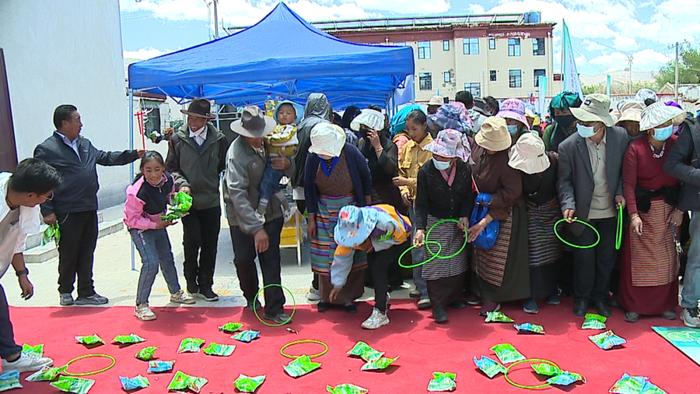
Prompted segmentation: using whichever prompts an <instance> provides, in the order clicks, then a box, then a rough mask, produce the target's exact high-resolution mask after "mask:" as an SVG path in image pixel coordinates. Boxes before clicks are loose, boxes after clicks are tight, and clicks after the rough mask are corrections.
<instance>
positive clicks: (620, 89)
mask: <svg viewBox="0 0 700 394" xmlns="http://www.w3.org/2000/svg"><path fill="white" fill-rule="evenodd" d="M642 88H649V89H653V90H656V89H657V86H656V82H654V81H632V89H631V91H632V94H635V93H637V91H639V89H642ZM581 89H582V90H583V94H584V95H587V94H591V93H602V94H606V93H607V92H606V86H605V84H604V83H596V84H592V85H584V86H583V87H582V88H581ZM629 91H630V88H629V87H628V86H627V83H624V84H621V83H617V82H616V83H613V86H612V94H622V95H624V94H629Z"/></svg>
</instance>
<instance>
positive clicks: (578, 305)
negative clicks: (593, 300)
mask: <svg viewBox="0 0 700 394" xmlns="http://www.w3.org/2000/svg"><path fill="white" fill-rule="evenodd" d="M586 312H588V301H586V300H576V301H574V315H576V316H583V315H585V314H586Z"/></svg>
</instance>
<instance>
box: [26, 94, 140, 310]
mask: <svg viewBox="0 0 700 394" xmlns="http://www.w3.org/2000/svg"><path fill="white" fill-rule="evenodd" d="M53 123H54V126H56V130H55V131H54V132H53V135H51V136H50V137H49V138H47V139H46V140H45V141H44V142H42V143H41V144H39V145H38V146H37V147H36V148H35V149H34V157H36V158H37V159H41V160H44V161H45V162H47V163H48V164H50V165H51V166H53V167H54V168H56V170H58V172H59V173H60V174H61V176H62V178H63V181H62V182H61V184H60V186H59V187H58V188H57V189H56V190H55V191H54V197H53V199H52V200H51V201H46V202H45V203H44V204H42V205H41V213H42V215H43V216H44V222H45V223H46V224H56V223H58V225H59V226H60V229H61V239H60V241H59V243H58V292H59V293H60V303H61V305H62V306H68V305H73V304H74V303H75V304H76V305H102V304H106V303H108V302H109V300H108V299H107V298H106V297H103V296H101V295H99V294H97V293H96V292H95V287H94V283H93V280H92V265H93V259H94V253H95V246H96V245H97V235H98V229H97V190H98V189H99V187H100V185H99V183H98V181H97V164H99V165H102V166H121V165H124V164H129V163H131V162H133V161H135V160H137V159H138V158H139V157H143V154H144V151H143V150H138V151H136V150H125V151H122V152H105V151H101V150H99V149H97V148H95V147H94V146H92V143H91V142H90V140H88V139H87V138H84V137H83V136H81V135H80V130H81V129H82V128H83V123H82V122H81V121H80V113H79V112H78V109H77V108H76V107H75V106H73V105H70V104H64V105H59V106H58V107H57V108H56V110H55V111H54V113H53ZM76 275H77V277H78V298H77V299H76V300H73V294H72V293H73V284H74V282H75V277H76Z"/></svg>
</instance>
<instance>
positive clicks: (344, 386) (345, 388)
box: [326, 383, 369, 394]
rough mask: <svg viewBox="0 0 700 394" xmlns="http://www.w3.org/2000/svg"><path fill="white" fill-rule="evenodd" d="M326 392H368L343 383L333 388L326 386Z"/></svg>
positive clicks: (341, 393) (346, 393)
mask: <svg viewBox="0 0 700 394" xmlns="http://www.w3.org/2000/svg"><path fill="white" fill-rule="evenodd" d="M326 391H327V392H329V393H331V394H367V393H369V390H367V389H366V388H364V387H360V386H355V385H354V384H349V383H343V384H339V385H337V386H335V387H333V386H326Z"/></svg>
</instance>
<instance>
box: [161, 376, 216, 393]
mask: <svg viewBox="0 0 700 394" xmlns="http://www.w3.org/2000/svg"><path fill="white" fill-rule="evenodd" d="M207 382H208V380H207V379H205V378H200V377H198V376H190V375H188V374H186V373H184V372H182V371H177V372H175V376H173V380H171V381H170V384H169V385H168V390H189V391H192V392H194V393H199V392H200V391H201V390H202V387H204V385H205V384H207Z"/></svg>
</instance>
